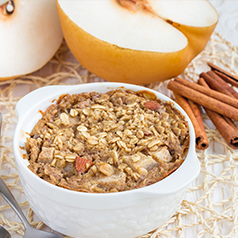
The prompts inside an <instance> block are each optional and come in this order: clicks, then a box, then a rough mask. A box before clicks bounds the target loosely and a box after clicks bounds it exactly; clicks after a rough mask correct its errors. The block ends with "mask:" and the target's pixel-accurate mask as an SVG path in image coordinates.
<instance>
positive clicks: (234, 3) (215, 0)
mask: <svg viewBox="0 0 238 238" xmlns="http://www.w3.org/2000/svg"><path fill="white" fill-rule="evenodd" d="M191 1H192V0H191ZM210 2H211V3H212V4H213V5H214V6H215V8H216V9H217V11H218V13H219V15H220V20H219V22H218V25H217V27H216V30H215V31H216V32H218V33H220V34H222V35H223V36H224V38H225V39H226V40H227V41H229V42H231V43H232V44H233V45H236V46H238V0H211V1H210ZM49 72H51V71H50V70H49ZM30 90H32V88H31V86H29V85H24V84H22V85H18V88H17V91H14V94H15V96H19V97H20V96H22V95H25V94H26V93H27V92H29V91H30ZM6 143H7V144H8V145H9V144H10V143H12V142H11V141H10V142H9V141H6ZM218 151H219V148H218ZM214 170H216V171H217V173H219V172H220V171H221V170H222V169H221V168H218V170H217V167H214ZM14 172H16V170H15V169H11V171H10V169H9V168H4V171H1V174H5V173H14ZM219 186H221V188H220V189H219V192H216V191H215V193H214V196H215V197H216V200H217V201H220V200H221V199H222V198H224V199H225V198H226V196H225V195H226V192H227V191H226V189H225V187H222V186H223V185H219ZM14 195H15V196H16V198H17V200H18V201H19V202H21V201H25V200H24V199H25V198H24V196H22V195H21V194H20V193H17V192H15V191H14ZM187 196H188V198H189V196H190V195H189V194H188V195H187ZM188 200H189V199H188ZM191 200H194V199H193V198H191ZM1 201H3V200H1ZM1 205H6V203H4V204H1ZM4 215H5V216H7V218H9V219H10V220H16V221H19V219H18V218H16V215H15V213H14V212H13V211H12V210H11V209H9V210H7V211H6V212H4ZM187 219H188V220H187V223H189V222H190V220H189V218H187ZM192 220H194V219H192ZM99 225H100V221H99ZM224 227H225V224H224ZM226 230H229V227H227V229H226ZM199 232H200V230H199V229H197V230H192V229H191V230H188V231H187V232H186V234H185V235H184V238H195V237H196V236H197V235H198V234H199ZM20 237H22V236H20V235H18V234H15V233H14V235H13V236H12V238H20ZM175 237H176V236H175ZM199 237H202V236H199ZM204 237H205V236H204ZM207 237H208V236H207ZM233 237H237V236H233Z"/></svg>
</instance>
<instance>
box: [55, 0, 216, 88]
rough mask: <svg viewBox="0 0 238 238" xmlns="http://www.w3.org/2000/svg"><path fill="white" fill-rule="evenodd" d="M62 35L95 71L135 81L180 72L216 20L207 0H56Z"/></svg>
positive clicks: (106, 76) (111, 78)
mask: <svg viewBox="0 0 238 238" xmlns="http://www.w3.org/2000/svg"><path fill="white" fill-rule="evenodd" d="M57 9H58V14H59V18H60V22H61V27H62V30H63V35H64V37H65V40H66V42H67V44H68V46H69V48H70V50H71V52H72V53H73V55H74V56H75V57H76V59H77V60H78V61H79V62H80V63H81V64H82V65H83V66H84V67H85V68H87V69H88V70H89V71H91V72H92V73H94V74H95V75H97V76H99V77H101V78H103V79H105V80H108V81H120V82H127V83H135V84H147V83H152V82H157V81H164V80H166V79H170V78H172V77H174V76H177V75H179V74H180V73H181V72H183V70H184V69H185V68H186V66H187V65H188V64H189V63H190V61H191V60H192V59H193V58H194V57H195V56H196V55H197V54H199V53H200V52H201V51H202V50H203V48H204V47H205V46H206V44H207V42H208V40H209V39H210V36H211V34H212V32H213V31H214V29H215V26H216V24H217V22H218V18H219V17H218V14H217V12H216V10H215V9H214V8H213V6H212V5H211V4H210V3H209V2H208V1H207V0H199V1H192V0H57Z"/></svg>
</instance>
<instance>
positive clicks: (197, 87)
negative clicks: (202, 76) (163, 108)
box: [171, 77, 238, 108]
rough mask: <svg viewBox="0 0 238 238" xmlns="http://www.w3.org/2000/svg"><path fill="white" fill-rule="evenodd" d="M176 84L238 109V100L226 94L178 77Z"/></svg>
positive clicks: (175, 80)
mask: <svg viewBox="0 0 238 238" xmlns="http://www.w3.org/2000/svg"><path fill="white" fill-rule="evenodd" d="M171 82H173V81H171ZM174 82H178V83H180V84H181V85H184V86H186V87H187V88H189V89H193V90H195V91H197V92H200V93H202V94H204V95H207V96H209V97H210V98H214V99H217V100H219V101H221V102H224V103H226V104H228V105H230V106H233V107H236V108H238V100H237V99H234V98H232V97H230V96H228V95H225V94H223V93H221V92H217V91H216V90H213V89H211V88H206V87H203V86H201V85H199V84H197V83H195V82H190V81H188V80H186V79H183V78H179V77H176V78H175V79H174ZM187 93H188V91H187ZM184 97H186V96H184ZM192 101H194V100H192ZM198 104H199V103H198Z"/></svg>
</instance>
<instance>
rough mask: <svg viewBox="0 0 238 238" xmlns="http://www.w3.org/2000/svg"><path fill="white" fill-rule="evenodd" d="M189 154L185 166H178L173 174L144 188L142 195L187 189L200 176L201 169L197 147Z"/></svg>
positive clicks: (171, 192) (167, 193)
mask: <svg viewBox="0 0 238 238" xmlns="http://www.w3.org/2000/svg"><path fill="white" fill-rule="evenodd" d="M188 156H189V159H188V160H187V161H184V164H183V168H182V167H180V168H178V169H177V170H176V171H175V172H174V173H173V174H171V175H170V176H168V177H167V178H165V179H163V180H161V181H160V182H158V183H157V184H153V185H150V186H148V187H146V188H145V189H144V190H143V189H142V190H141V192H140V195H142V196H143V197H147V198H148V197H152V196H163V195H169V194H173V193H176V192H179V191H182V190H184V189H187V188H188V186H189V185H190V184H191V182H192V181H194V180H195V179H196V178H197V177H198V175H199V173H200V169H201V166H200V161H199V160H198V157H197V154H196V151H195V148H194V149H192V150H191V151H190V152H189V154H188ZM184 168H186V170H184ZM142 191H143V192H142Z"/></svg>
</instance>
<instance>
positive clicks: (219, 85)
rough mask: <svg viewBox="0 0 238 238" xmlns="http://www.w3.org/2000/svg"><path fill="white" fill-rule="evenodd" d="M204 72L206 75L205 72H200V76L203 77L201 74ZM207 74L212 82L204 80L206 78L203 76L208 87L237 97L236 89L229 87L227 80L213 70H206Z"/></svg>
mask: <svg viewBox="0 0 238 238" xmlns="http://www.w3.org/2000/svg"><path fill="white" fill-rule="evenodd" d="M204 74H205V75H206V73H202V74H201V75H200V76H201V77H203V76H202V75H204ZM207 74H208V75H209V76H210V77H211V78H212V82H213V83H211V84H210V83H209V82H208V81H207V80H206V78H204V79H205V81H206V82H207V83H208V85H209V86H210V88H212V89H214V90H217V91H219V92H221V93H224V94H226V95H228V96H231V97H234V98H236V99H238V93H237V92H236V90H235V89H234V88H233V87H231V86H230V85H229V84H228V83H227V82H225V81H224V80H223V79H222V78H221V77H220V76H219V75H217V74H216V73H215V72H214V71H208V72H207Z"/></svg>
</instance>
